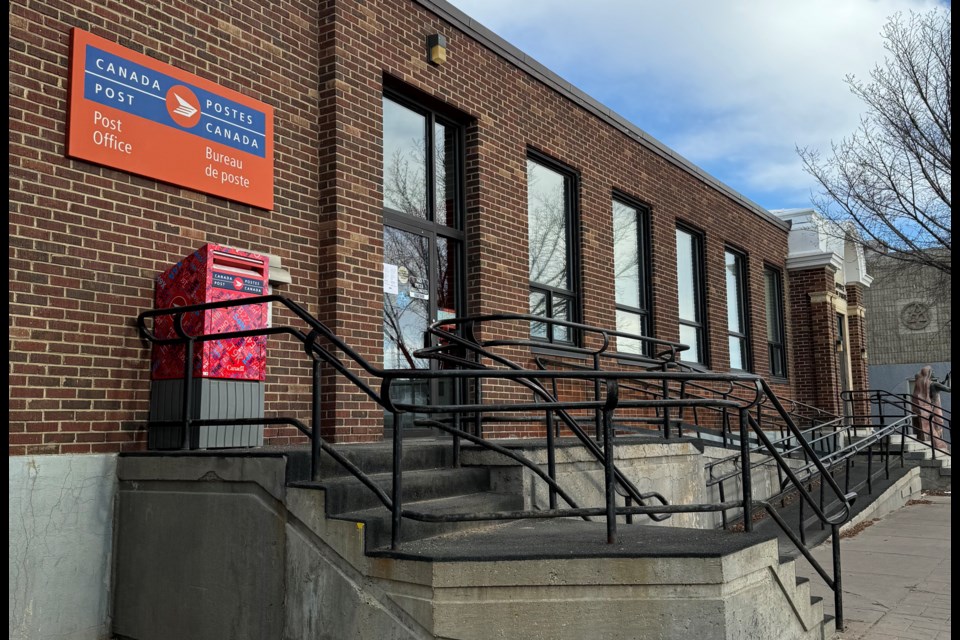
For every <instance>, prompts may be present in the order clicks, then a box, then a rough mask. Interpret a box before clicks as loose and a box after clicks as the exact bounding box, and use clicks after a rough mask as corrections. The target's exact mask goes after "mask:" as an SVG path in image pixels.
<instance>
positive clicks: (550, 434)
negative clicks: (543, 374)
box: [546, 396, 557, 509]
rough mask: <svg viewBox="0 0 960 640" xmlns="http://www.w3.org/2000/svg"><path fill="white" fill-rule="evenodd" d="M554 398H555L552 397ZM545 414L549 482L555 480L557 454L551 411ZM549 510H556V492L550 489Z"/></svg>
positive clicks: (548, 410)
mask: <svg viewBox="0 0 960 640" xmlns="http://www.w3.org/2000/svg"><path fill="white" fill-rule="evenodd" d="M554 397H556V396H554ZM546 413H547V475H548V476H550V479H551V480H556V479H557V454H556V450H555V447H556V443H555V437H554V436H555V432H554V426H553V411H551V410H550V409H547V410H546ZM550 508H551V509H556V508H557V490H556V489H554V488H553V487H552V486H551V487H550Z"/></svg>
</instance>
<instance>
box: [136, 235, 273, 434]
mask: <svg viewBox="0 0 960 640" xmlns="http://www.w3.org/2000/svg"><path fill="white" fill-rule="evenodd" d="M268 271H269V262H268V259H267V257H266V256H264V255H261V254H256V253H250V252H247V251H240V250H238V249H233V248H229V247H224V246H222V245H217V244H205V245H203V246H202V247H200V248H199V249H197V250H196V251H194V252H193V253H191V254H190V255H188V256H187V257H185V258H184V259H182V260H180V262H178V263H177V264H175V265H173V266H172V267H170V268H169V269H167V270H166V271H164V272H163V273H162V274H160V275H159V276H157V280H156V295H155V299H154V302H155V306H156V308H157V309H170V308H174V307H183V306H188V305H195V304H204V303H208V302H219V301H222V300H239V299H243V298H250V297H254V296H261V295H265V294H266V293H267V280H268ZM266 326H267V305H266V304H263V303H261V304H255V305H243V306H237V307H227V308H224V309H210V310H207V311H203V312H195V313H189V314H186V315H185V316H184V319H183V327H184V330H185V331H186V332H187V334H188V335H191V336H199V335H205V334H212V333H223V332H228V331H242V330H246V329H258V328H265V327H266ZM154 333H155V335H156V336H157V337H159V338H174V337H177V334H176V331H175V330H174V317H173V316H163V317H159V318H157V319H156V323H155V324H154ZM185 353H186V347H185V346H184V345H154V347H153V353H152V354H151V361H150V379H151V382H150V421H151V422H156V421H166V420H180V419H182V412H183V379H184V367H185V364H184V356H185ZM192 371H193V373H192V375H193V380H192V387H191V405H192V406H191V419H194V420H204V419H233V418H262V417H263V397H264V380H265V378H266V336H251V337H246V338H231V339H229V340H208V341H204V342H195V343H194V349H193V362H192ZM261 444H263V425H256V426H249V425H243V426H237V425H213V426H200V427H192V428H191V441H190V447H191V448H200V449H210V448H225V447H254V446H259V445H261ZM147 446H148V448H150V449H179V448H180V447H182V446H183V431H182V428H181V427H179V426H157V427H153V426H151V428H150V432H149V433H148V437H147Z"/></svg>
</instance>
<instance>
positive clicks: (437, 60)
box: [427, 33, 447, 64]
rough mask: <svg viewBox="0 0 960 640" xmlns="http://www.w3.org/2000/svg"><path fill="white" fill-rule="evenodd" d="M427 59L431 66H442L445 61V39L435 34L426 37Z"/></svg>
mask: <svg viewBox="0 0 960 640" xmlns="http://www.w3.org/2000/svg"><path fill="white" fill-rule="evenodd" d="M427 57H428V58H430V62H432V63H433V64H443V63H444V62H446V61H447V39H446V38H445V37H444V36H442V35H440V34H439V33H435V34H433V35H431V36H427Z"/></svg>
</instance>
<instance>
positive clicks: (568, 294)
mask: <svg viewBox="0 0 960 640" xmlns="http://www.w3.org/2000/svg"><path fill="white" fill-rule="evenodd" d="M573 197H574V178H573V176H572V174H569V173H564V172H561V171H559V170H556V169H553V168H549V167H546V166H544V165H543V164H541V163H539V162H536V161H534V160H531V159H528V160H527V231H528V242H529V249H530V254H529V266H530V313H531V314H533V315H539V316H544V317H547V318H556V319H558V320H573V318H574V313H575V308H574V303H575V299H576V291H575V289H574V286H573V281H574V277H573V273H572V272H573V262H572V257H573V256H572V245H571V238H572V231H571V230H572V225H573ZM530 331H531V336H533V337H534V338H540V339H544V340H547V341H550V342H572V341H573V336H572V335H571V333H570V330H569V328H567V327H559V326H556V325H551V324H546V323H544V324H540V323H534V324H533V325H532V326H531V328H530Z"/></svg>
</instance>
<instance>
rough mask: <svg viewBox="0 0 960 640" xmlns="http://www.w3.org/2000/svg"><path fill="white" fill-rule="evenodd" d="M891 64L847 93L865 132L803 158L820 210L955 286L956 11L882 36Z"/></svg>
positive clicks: (894, 24)
mask: <svg viewBox="0 0 960 640" xmlns="http://www.w3.org/2000/svg"><path fill="white" fill-rule="evenodd" d="M882 36H883V39H884V48H885V49H886V50H887V53H888V55H887V56H886V57H885V60H884V64H883V66H880V65H877V66H876V67H874V69H873V71H872V72H871V73H870V81H869V82H862V81H860V80H857V79H856V78H855V77H854V76H852V75H848V76H847V77H846V83H847V84H848V85H849V86H850V90H851V91H852V92H853V93H854V95H856V96H857V97H858V98H860V99H861V100H863V101H864V103H865V104H866V105H867V111H866V113H865V114H864V115H863V116H862V118H861V122H860V127H859V128H858V130H857V131H856V132H855V133H854V134H853V135H851V136H850V137H849V138H846V139H844V140H843V141H842V142H840V143H839V144H836V143H834V144H832V152H831V154H830V155H829V156H827V157H822V156H821V154H820V153H819V151H817V150H815V149H810V148H808V147H804V148H799V147H798V149H797V152H798V153H799V154H800V157H801V158H802V160H803V163H804V168H805V170H806V171H807V172H808V173H809V174H810V175H812V176H813V177H814V178H815V179H816V180H817V182H818V183H819V184H820V187H822V189H823V191H822V193H821V194H819V195H818V196H815V197H814V204H815V206H816V207H817V208H818V209H819V210H820V211H821V212H822V213H823V214H824V215H826V216H827V217H829V218H831V219H833V220H835V221H838V222H842V221H852V222H853V224H854V226H855V228H856V229H857V231H858V232H859V235H860V236H861V238H862V242H863V243H864V245H865V247H866V248H868V249H871V250H873V251H877V252H879V253H883V254H886V255H887V256H889V257H890V258H891V259H894V260H898V261H902V262H906V263H912V264H917V265H924V266H926V267H930V268H932V269H935V270H936V271H937V272H939V273H940V274H941V275H942V276H945V277H946V278H949V276H950V245H951V222H950V212H951V205H950V191H951V177H950V156H951V152H950V144H951V139H950V129H951V115H950V92H951V88H950V66H951V63H950V55H951V44H950V43H951V38H950V8H949V6H947V7H945V8H941V9H935V10H932V11H930V12H928V13H924V14H915V13H911V14H910V16H909V18H907V19H905V18H904V17H903V16H902V15H901V14H896V15H894V16H893V17H892V18H891V19H890V20H889V21H888V22H887V24H886V25H885V26H884V28H883V31H882Z"/></svg>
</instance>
